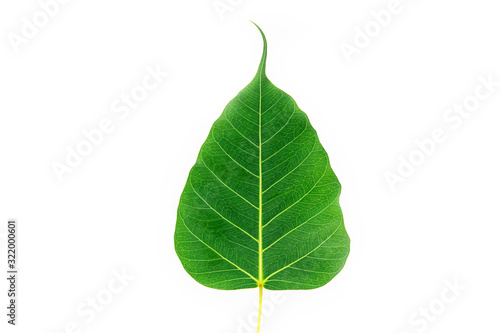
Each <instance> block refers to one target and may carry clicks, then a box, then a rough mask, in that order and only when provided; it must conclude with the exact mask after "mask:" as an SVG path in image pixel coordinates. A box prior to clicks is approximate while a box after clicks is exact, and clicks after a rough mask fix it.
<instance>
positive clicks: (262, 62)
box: [250, 21, 267, 78]
mask: <svg viewBox="0 0 500 333" xmlns="http://www.w3.org/2000/svg"><path fill="white" fill-rule="evenodd" d="M250 22H252V23H253V24H254V25H255V26H256V27H257V29H259V31H260V34H261V35H262V40H263V41H264V48H263V50H262V58H261V59H260V64H259V70H258V71H257V75H256V77H259V78H260V77H266V60H267V39H266V35H264V31H262V29H261V28H260V27H259V26H258V25H257V23H255V22H253V21H250Z"/></svg>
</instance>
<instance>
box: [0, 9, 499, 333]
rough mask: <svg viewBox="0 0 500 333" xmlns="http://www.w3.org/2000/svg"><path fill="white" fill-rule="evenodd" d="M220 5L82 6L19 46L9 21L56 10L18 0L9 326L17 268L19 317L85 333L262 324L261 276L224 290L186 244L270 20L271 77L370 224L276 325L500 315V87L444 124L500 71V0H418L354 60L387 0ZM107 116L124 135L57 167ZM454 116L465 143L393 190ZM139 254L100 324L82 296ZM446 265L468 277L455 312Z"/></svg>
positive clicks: (299, 327) (486, 323) (3, 147)
mask: <svg viewBox="0 0 500 333" xmlns="http://www.w3.org/2000/svg"><path fill="white" fill-rule="evenodd" d="M46 1H48V0H46ZM212 1H213V0H203V1H200V0H191V1H180V0H178V1H155V0H141V1H138V0H136V1H128V0H125V1H124V0H108V1H102V0H101V1H98V0H86V1H81V0H73V1H69V2H68V3H67V4H64V5H60V8H59V11H58V13H57V14H56V15H54V17H52V18H50V20H49V22H48V24H47V25H46V26H45V27H42V28H40V29H39V31H38V34H36V36H34V37H32V38H30V39H28V42H27V43H25V44H22V45H20V46H19V50H18V51H19V52H15V48H14V47H13V45H12V43H11V41H9V37H8V36H12V34H18V35H20V34H21V32H22V28H23V25H24V24H25V23H24V21H23V17H26V18H28V19H29V20H32V16H33V15H34V14H36V13H37V12H39V11H40V10H41V9H40V5H39V3H38V2H37V1H35V0H17V1H2V3H1V4H0V29H1V35H2V42H1V43H0V57H1V61H0V89H1V95H0V96H1V98H0V112H1V113H0V114H1V116H0V156H1V158H2V160H1V164H0V170H1V173H0V188H1V191H0V207H1V210H0V220H1V221H2V224H1V225H2V227H1V228H2V229H1V230H0V232H1V233H4V232H5V228H6V227H5V225H6V221H7V219H8V218H16V219H18V221H19V235H20V241H19V243H20V258H19V259H20V261H19V267H20V280H19V286H18V287H19V290H20V293H19V299H18V301H19V308H18V311H19V318H18V320H19V321H18V326H16V327H15V328H13V327H10V325H7V324H6V316H5V314H4V313H5V312H6V309H5V306H4V305H6V302H7V297H6V291H7V285H6V283H5V282H6V281H5V279H3V278H2V283H1V284H0V287H1V291H0V295H1V296H0V304H1V305H2V306H1V308H2V309H4V310H2V311H1V316H0V318H2V319H1V321H2V322H1V324H0V331H1V332H23V333H24V332H26V333H28V332H30V333H31V332H39V333H61V332H65V327H66V325H68V323H71V322H73V321H74V322H76V323H77V325H79V326H78V329H79V330H80V331H78V330H72V329H69V330H66V332H68V333H69V332H88V333H91V332H92V333H100V332H214V333H215V332H217V333H220V332H227V333H232V332H238V329H239V331H240V332H245V333H246V332H247V331H248V332H253V330H246V329H242V328H241V327H240V326H241V325H242V324H241V322H242V321H243V322H247V324H248V318H249V316H250V322H251V321H252V320H251V318H252V315H253V314H254V313H255V303H256V302H257V298H258V292H257V290H245V291H234V292H224V291H218V290H211V289H208V288H205V287H203V286H201V285H199V284H197V283H196V282H195V281H194V280H193V279H192V278H191V277H190V276H189V275H188V274H187V273H186V272H185V271H184V270H183V268H182V266H181V264H180V262H179V260H178V259H177V257H176V254H175V252H174V248H173V232H174V227H175V218H176V208H177V203H178V198H179V196H180V193H181V191H182V188H183V186H184V183H185V180H186V178H187V175H188V172H189V169H190V168H191V166H192V165H193V163H194V161H195V159H196V156H197V153H198V150H199V148H200V146H201V144H202V143H203V141H204V140H205V138H206V135H207V134H208V131H209V129H210V126H211V124H212V123H213V122H214V121H215V119H216V118H217V117H218V116H219V114H220V113H221V112H222V110H223V108H224V106H225V105H226V104H227V102H229V100H230V99H231V98H233V97H234V96H235V95H236V94H237V93H238V91H239V90H240V89H242V88H243V87H244V86H245V85H246V84H247V83H248V82H249V81H250V80H251V79H252V77H253V76H254V73H255V72H256V70H257V65H258V61H259V59H260V54H261V48H262V40H261V37H260V35H259V34H258V31H257V30H256V29H255V27H254V26H253V25H252V24H250V23H249V20H253V21H255V22H256V23H258V24H259V25H260V26H261V28H262V29H263V30H264V32H265V33H266V35H267V38H268V42H269V57H268V71H267V72H268V76H269V78H270V79H271V80H272V81H273V83H274V84H275V85H277V86H278V87H280V88H281V89H283V90H285V91H286V92H287V93H289V94H290V95H292V96H293V97H294V98H295V100H296V101H297V103H298V104H299V106H300V107H301V108H302V109H303V110H304V111H305V112H306V113H307V114H308V116H309V117H310V119H311V122H312V124H313V126H314V127H315V128H316V130H317V131H318V133H319V136H320V139H321V141H322V143H323V145H324V146H325V148H326V150H327V151H328V153H329V155H330V158H331V162H332V166H333V168H334V171H335V172H336V174H337V176H338V178H339V179H340V181H341V183H342V185H343V192H342V195H341V205H342V207H343V212H344V216H345V222H346V227H347V230H348V232H349V234H350V236H351V238H352V249H351V254H350V257H349V259H348V261H347V264H346V266H345V268H344V270H343V271H342V272H341V273H340V274H339V275H338V276H337V277H336V278H335V279H334V280H333V281H332V282H331V283H330V284H328V285H327V286H325V287H323V288H320V289H317V290H313V291H299V292H297V291H295V292H285V293H283V294H281V295H280V296H281V297H282V299H283V302H281V304H274V305H273V308H274V309H273V311H272V314H270V315H269V316H268V317H267V318H265V319H264V325H263V329H262V332H264V333H266V332H267V333H270V332H275V333H278V332H288V333H292V332H308V331H314V332H332V333H333V332H342V333H351V332H356V333H358V332H376V333H379V332H380V333H382V332H383V333H387V332H389V333H391V332H394V333H401V332H408V333H413V332H419V329H420V332H424V331H425V332H476V331H478V332H498V331H499V330H500V323H499V322H498V313H499V311H500V305H499V304H500V303H499V301H498V300H499V297H500V287H499V284H498V281H499V280H500V266H499V260H498V254H499V253H500V243H499V242H498V233H499V231H500V227H499V222H500V210H499V209H498V207H499V203H498V202H499V199H500V195H499V190H498V189H499V185H500V176H499V169H500V159H499V157H498V156H499V149H498V144H499V142H500V141H499V140H500V131H499V130H498V128H499V126H500V114H499V109H500V96H499V95H500V87H496V91H495V92H494V93H493V94H492V95H491V96H490V97H489V98H488V99H487V100H485V101H481V102H480V105H479V107H478V108H477V109H476V111H474V112H472V113H471V115H470V117H469V118H467V119H465V120H464V121H463V122H462V123H461V126H459V128H456V129H455V128H452V127H451V126H450V125H451V124H450V123H447V122H446V121H445V120H444V119H443V115H444V114H445V113H446V110H447V109H448V108H450V107H453V105H454V104H456V103H462V101H463V100H464V99H465V98H467V97H468V96H472V95H474V92H475V89H476V87H477V86H478V85H479V84H480V81H479V79H478V78H479V77H480V76H483V77H488V76H489V75H492V78H493V79H494V80H496V81H500V40H499V38H498V32H499V31H500V20H499V19H498V13H499V9H500V7H499V6H498V4H497V2H495V1H492V0H474V1H472V0H470V1H452V0H440V1H430V0H418V1H417V0H414V1H409V0H401V10H400V12H399V13H398V14H395V15H393V17H392V20H391V22H390V23H389V24H388V26H386V27H383V28H382V29H381V31H380V32H379V34H378V35H377V36H374V37H373V38H371V42H370V43H369V45H368V46H366V47H364V48H361V49H359V53H358V54H355V55H354V56H352V58H351V62H350V63H349V62H348V61H347V59H346V57H345V56H344V54H343V53H342V51H341V47H340V45H341V43H342V42H345V43H350V44H353V40H354V38H355V36H356V30H355V29H356V27H359V28H360V29H364V27H365V25H366V24H367V23H369V22H371V21H373V17H372V16H370V12H371V11H372V10H375V11H380V10H383V9H385V8H387V7H388V3H389V1H384V0H380V1H379V0H377V1H367V0H366V1H359V0H358V1H326V0H325V1H319V0H309V1H292V0H281V1H264V0H241V1H239V2H238V1H235V0H233V2H232V3H233V7H232V8H233V10H232V11H230V12H226V13H225V14H224V15H223V18H224V20H222V19H221V18H220V16H219V15H218V13H217V12H216V10H215V9H214V7H213V2H212ZM224 2H225V0H224ZM148 66H150V67H151V68H155V67H157V66H159V67H160V68H161V69H162V70H164V71H168V72H169V76H168V77H167V78H166V79H165V80H164V82H163V83H162V84H161V85H160V86H158V87H157V89H155V90H154V91H152V92H150V93H149V94H148V96H147V98H146V99H145V101H143V102H141V103H140V105H139V106H138V107H137V108H136V109H134V110H132V111H131V113H130V115H129V117H127V118H126V119H120V118H119V117H118V114H116V113H114V112H113V111H112V107H111V105H112V104H113V102H114V101H115V100H116V99H117V98H120V96H121V94H124V93H130V91H131V89H133V88H134V87H136V86H137V85H138V84H140V83H141V82H142V80H143V78H144V77H145V76H146V75H147V72H146V70H145V69H146V67H148ZM104 118H110V119H111V120H112V121H113V122H114V125H115V128H114V130H113V132H112V133H109V134H106V135H105V137H104V139H103V142H102V143H101V144H100V145H98V146H97V147H95V148H94V149H93V151H92V153H91V154H90V155H88V156H86V157H84V159H83V161H82V162H81V164H80V165H79V166H77V167H75V168H73V172H72V173H67V174H64V176H63V180H62V181H59V180H58V177H57V176H56V174H55V172H54V170H53V167H52V164H53V162H55V161H57V162H60V163H64V160H65V158H66V153H67V152H66V147H67V146H70V147H73V148H74V147H76V145H77V144H78V143H79V142H81V141H82V140H83V139H84V138H85V137H84V136H83V134H82V131H83V130H91V129H94V128H96V127H98V125H99V122H100V121H101V120H102V119H104ZM435 128H442V129H444V130H445V131H446V133H447V140H446V141H445V142H444V143H440V144H438V145H436V148H435V149H434V151H433V152H432V153H431V154H430V156H428V157H426V159H425V161H424V162H423V163H422V165H420V166H418V167H416V168H415V170H414V172H413V174H412V175H410V176H408V177H406V178H404V179H405V182H404V183H399V184H397V186H396V188H395V190H394V191H391V188H390V186H389V185H388V183H387V181H386V179H385V176H384V174H385V173H386V172H393V173H396V172H397V168H398V165H399V160H398V157H399V156H402V157H403V158H408V156H409V155H410V154H412V152H414V151H415V150H416V149H417V146H416V144H415V140H423V139H426V138H430V137H431V133H432V131H433V129H435ZM2 236H3V237H5V234H3V235H2V234H0V241H1V242H2V245H1V248H2V253H3V254H2V255H1V258H2V264H1V267H4V265H5V259H4V258H5V239H4V238H2ZM122 269H125V270H126V272H127V273H128V274H129V275H132V276H133V277H134V279H133V280H132V281H130V282H129V283H128V285H127V286H126V287H125V288H124V289H123V290H122V291H121V292H119V293H116V294H115V295H114V296H113V299H112V300H111V301H110V302H109V304H107V305H105V306H104V307H103V310H102V311H101V312H96V316H95V318H93V320H89V321H90V322H86V321H85V319H89V318H88V317H82V316H80V315H79V314H78V313H77V309H78V308H79V307H82V306H83V307H84V306H86V305H85V304H86V302H87V300H88V298H89V297H96V296H97V295H100V296H101V297H104V296H103V295H106V288H107V286H108V283H110V282H113V281H114V280H113V270H117V271H121V270H122ZM2 270H3V268H2ZM2 276H3V273H2ZM447 280H449V281H454V280H456V281H458V283H459V284H461V285H464V286H466V287H467V289H466V290H465V291H462V292H460V293H459V296H458V297H454V300H453V301H452V302H450V303H449V304H446V305H445V307H444V309H440V305H442V304H443V303H442V302H441V301H440V300H439V299H440V297H441V295H442V293H444V294H447V292H448V291H447V282H446V281H447ZM272 294H273V293H271V292H266V296H265V297H266V299H269V297H270V296H271V295H272ZM108 295H109V294H108ZM447 295H448V296H452V295H453V294H452V293H449V292H448V294H447ZM429 306H431V307H434V311H437V310H439V311H437V312H440V313H439V314H438V315H436V316H434V317H433V320H432V322H431V321H428V325H427V326H426V327H425V329H422V328H423V324H422V323H421V324H420V325H415V323H413V324H412V323H410V320H411V318H414V319H415V312H416V311H419V308H427V307H429ZM436 309H437V310H436ZM250 324H251V323H250ZM69 327H71V324H69Z"/></svg>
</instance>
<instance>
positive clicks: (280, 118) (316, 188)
mask: <svg viewBox="0 0 500 333" xmlns="http://www.w3.org/2000/svg"><path fill="white" fill-rule="evenodd" d="M259 30H260V28H259ZM260 32H261V34H262V38H263V40H264V51H263V54H262V59H261V62H260V65H259V68H258V71H257V75H256V76H255V77H254V79H253V80H252V81H251V82H250V84H249V85H248V86H246V87H245V88H244V89H243V90H242V91H241V92H240V93H239V94H238V95H237V96H236V97H235V98H234V99H233V100H232V101H231V102H229V104H228V105H227V106H226V108H225V109H224V112H223V113H222V115H221V116H220V117H219V119H217V120H216V121H215V123H214V124H213V126H212V128H211V130H210V133H209V135H208V138H207V140H206V141H205V143H204V144H203V146H202V147H201V150H200V153H199V155H198V159H197V160H196V164H195V165H194V167H193V168H192V169H191V172H190V173H189V177H188V180H187V184H186V187H185V188H184V191H183V193H182V195H181V198H180V204H179V208H178V213H177V225H176V230H175V249H176V252H177V254H178V256H179V258H180V260H181V262H182V265H183V266H184V268H185V269H186V271H187V272H188V273H189V274H190V275H191V276H192V277H193V278H194V279H195V280H196V281H198V282H199V283H201V284H202V285H205V286H207V287H211V288H216V289H223V290H235V289H243V288H256V287H260V289H261V291H262V288H266V289H270V290H287V289H314V288H318V287H321V286H323V285H325V284H327V283H328V282H329V281H330V280H332V279H333V278H334V277H335V275H337V274H338V273H339V272H340V270H341V269H342V268H343V266H344V264H345V261H346V259H347V256H348V254H349V243H350V240H349V236H348V235H347V233H346V230H345V227H344V223H343V218H342V212H341V209H340V206H339V195H340V183H339V181H338V179H337V177H336V176H335V174H334V172H333V170H332V168H331V166H330V161H329V158H328V155H327V153H326V151H325V150H324V148H323V146H322V145H321V143H320V141H319V139H318V136H317V134H316V131H315V130H314V129H313V127H312V126H311V123H310V122H309V119H308V118H307V116H306V114H305V113H304V112H303V111H301V110H300V109H299V107H298V106H297V104H296V102H295V101H294V100H293V99H292V97H290V96H289V95H287V94H286V93H285V92H283V91H282V90H280V89H278V88H277V87H275V86H274V85H273V84H272V83H271V82H270V81H269V79H268V78H267V76H266V57H267V41H266V38H265V36H264V33H263V32H262V30H260Z"/></svg>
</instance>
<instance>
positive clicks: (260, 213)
mask: <svg viewBox="0 0 500 333" xmlns="http://www.w3.org/2000/svg"><path fill="white" fill-rule="evenodd" d="M257 283H258V285H259V287H262V286H263V285H264V267H263V250H262V64H261V68H260V70H259V281H258V282H257Z"/></svg>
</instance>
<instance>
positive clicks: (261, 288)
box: [257, 284, 264, 333]
mask: <svg viewBox="0 0 500 333" xmlns="http://www.w3.org/2000/svg"><path fill="white" fill-rule="evenodd" d="M263 293H264V286H263V285H262V284H259V319H258V320H257V333H259V332H260V323H261V322H262V295H263Z"/></svg>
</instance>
